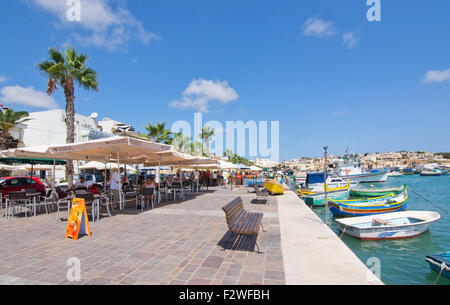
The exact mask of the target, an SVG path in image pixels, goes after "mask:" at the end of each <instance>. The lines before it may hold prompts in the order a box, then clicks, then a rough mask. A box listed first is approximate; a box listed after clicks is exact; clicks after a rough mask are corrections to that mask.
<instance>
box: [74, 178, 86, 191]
mask: <svg viewBox="0 0 450 305" xmlns="http://www.w3.org/2000/svg"><path fill="white" fill-rule="evenodd" d="M74 187H75V189H87V187H88V186H87V183H86V178H85V177H81V179H80V181H77V182H75V185H74Z"/></svg>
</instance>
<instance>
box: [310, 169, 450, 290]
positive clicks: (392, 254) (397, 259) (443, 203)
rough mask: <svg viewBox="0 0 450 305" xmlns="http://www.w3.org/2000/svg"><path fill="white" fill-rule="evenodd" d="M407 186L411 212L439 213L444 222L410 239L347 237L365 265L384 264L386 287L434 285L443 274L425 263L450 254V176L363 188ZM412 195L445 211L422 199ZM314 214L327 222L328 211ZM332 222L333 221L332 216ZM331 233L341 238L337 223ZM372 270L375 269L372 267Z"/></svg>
mask: <svg viewBox="0 0 450 305" xmlns="http://www.w3.org/2000/svg"><path fill="white" fill-rule="evenodd" d="M403 184H407V185H408V187H409V188H410V191H409V193H408V194H409V198H408V211H435V212H438V213H439V214H440V215H441V219H440V220H439V221H438V222H436V223H434V224H433V225H432V226H431V227H430V229H429V230H428V231H426V232H425V233H423V234H422V235H419V236H416V237H412V238H409V239H400V240H380V241H363V240H360V239H357V238H354V237H352V236H349V235H346V234H344V235H343V237H342V240H343V242H344V243H345V244H346V245H347V246H348V247H349V248H350V249H351V250H352V251H353V252H354V253H355V254H356V255H357V256H358V257H359V259H360V260H361V261H362V262H363V263H367V262H369V261H373V258H376V259H378V260H379V261H380V263H381V266H380V267H381V280H382V281H383V282H384V283H385V284H388V285H431V284H433V283H434V282H435V281H436V279H437V277H438V275H439V274H438V273H436V272H434V271H431V269H430V267H429V265H428V263H427V262H426V261H425V258H426V256H427V255H429V254H440V253H444V252H448V251H450V175H446V176H438V177H422V176H420V175H414V176H401V177H389V179H388V182H387V183H383V184H363V186H364V185H365V186H366V187H370V185H373V186H374V187H387V186H400V185H403ZM412 191H414V192H416V193H418V194H419V195H421V196H422V197H424V198H426V199H427V200H429V201H431V202H432V203H433V204H434V205H436V206H439V207H440V208H441V209H439V208H438V207H436V206H434V205H433V204H430V203H428V202H426V201H425V200H423V199H421V198H419V197H418V196H416V195H415V194H414V193H413V192H412ZM314 211H315V212H316V213H317V215H319V216H320V217H321V218H322V219H323V220H324V221H325V210H324V208H314ZM330 219H333V216H332V214H331V213H330ZM331 229H332V230H333V231H334V232H336V234H338V236H341V233H340V232H339V230H338V227H337V225H336V222H335V221H334V220H332V225H331ZM368 267H373V265H372V264H370V265H369V264H368ZM437 284H440V285H450V280H449V279H447V278H445V277H443V276H441V277H440V279H439V281H438V282H437Z"/></svg>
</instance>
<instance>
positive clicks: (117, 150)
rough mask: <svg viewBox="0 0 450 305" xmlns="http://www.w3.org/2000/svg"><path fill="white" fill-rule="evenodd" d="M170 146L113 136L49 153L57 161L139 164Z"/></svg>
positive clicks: (50, 150)
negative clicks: (118, 161)
mask: <svg viewBox="0 0 450 305" xmlns="http://www.w3.org/2000/svg"><path fill="white" fill-rule="evenodd" d="M170 149H171V146H170V145H166V144H159V143H154V142H150V141H147V140H142V139H136V138H131V137H122V136H115V137H110V138H104V139H99V140H94V141H89V142H81V143H73V144H65V145H59V146H50V147H49V152H50V154H51V155H52V156H54V157H55V158H57V159H64V160H80V161H99V162H114V161H117V158H119V160H120V163H121V164H125V163H127V164H141V163H143V161H145V159H146V158H147V157H149V156H150V155H151V154H153V153H158V152H162V151H168V150H170Z"/></svg>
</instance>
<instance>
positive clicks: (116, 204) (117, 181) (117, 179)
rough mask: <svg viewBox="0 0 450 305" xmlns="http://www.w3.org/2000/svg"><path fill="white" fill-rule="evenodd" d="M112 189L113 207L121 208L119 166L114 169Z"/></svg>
mask: <svg viewBox="0 0 450 305" xmlns="http://www.w3.org/2000/svg"><path fill="white" fill-rule="evenodd" d="M110 189H111V192H112V194H113V208H114V209H115V210H118V209H119V204H120V200H119V190H120V174H119V170H118V169H117V168H114V169H113V174H112V176H111V182H110Z"/></svg>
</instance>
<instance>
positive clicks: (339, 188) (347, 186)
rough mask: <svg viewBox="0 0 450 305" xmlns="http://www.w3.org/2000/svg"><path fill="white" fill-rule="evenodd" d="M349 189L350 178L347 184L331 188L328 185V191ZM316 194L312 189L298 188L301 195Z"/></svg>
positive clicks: (298, 193)
mask: <svg viewBox="0 0 450 305" xmlns="http://www.w3.org/2000/svg"><path fill="white" fill-rule="evenodd" d="M349 189H350V180H347V185H346V186H341V187H335V188H329V187H328V185H327V192H335V191H343V190H349ZM324 191H325V187H324ZM315 194H317V192H314V191H311V190H302V189H299V190H297V195H299V196H311V195H315Z"/></svg>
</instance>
